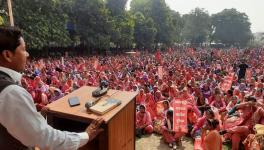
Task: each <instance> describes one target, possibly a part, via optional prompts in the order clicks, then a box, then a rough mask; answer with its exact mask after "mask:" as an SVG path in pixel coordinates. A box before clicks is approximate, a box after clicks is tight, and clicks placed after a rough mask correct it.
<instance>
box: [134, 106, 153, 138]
mask: <svg viewBox="0 0 264 150" xmlns="http://www.w3.org/2000/svg"><path fill="white" fill-rule="evenodd" d="M151 120H152V119H151V116H150V113H149V112H148V111H146V107H145V106H144V105H140V106H139V111H138V112H137V114H136V136H137V137H141V136H142V135H144V134H151V133H152V132H153V126H152V121H151Z"/></svg>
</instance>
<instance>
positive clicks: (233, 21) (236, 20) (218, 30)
mask: <svg viewBox="0 0 264 150" xmlns="http://www.w3.org/2000/svg"><path fill="white" fill-rule="evenodd" d="M212 20H213V21H212V22H213V23H212V24H213V27H214V33H213V38H214V39H215V40H216V41H219V42H222V43H224V44H227V45H235V46H239V45H240V46H245V45H246V44H247V43H248V42H249V40H250V39H251V38H252V33H251V30H250V25H251V24H250V22H249V19H248V16H247V15H246V14H245V13H240V12H238V11H237V10H236V9H225V10H223V11H222V12H220V13H217V14H215V15H213V16H212Z"/></svg>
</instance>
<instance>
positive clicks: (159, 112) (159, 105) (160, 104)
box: [156, 101, 164, 116]
mask: <svg viewBox="0 0 264 150" xmlns="http://www.w3.org/2000/svg"><path fill="white" fill-rule="evenodd" d="M156 108H157V115H158V116H162V115H163V111H164V107H163V101H159V102H157V107H156Z"/></svg>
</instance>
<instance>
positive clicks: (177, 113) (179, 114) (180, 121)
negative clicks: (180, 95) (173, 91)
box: [172, 99, 188, 133]
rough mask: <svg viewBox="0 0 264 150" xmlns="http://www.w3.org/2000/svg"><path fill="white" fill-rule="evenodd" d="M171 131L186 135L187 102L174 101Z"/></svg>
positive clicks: (181, 100)
mask: <svg viewBox="0 0 264 150" xmlns="http://www.w3.org/2000/svg"><path fill="white" fill-rule="evenodd" d="M172 105H173V112H174V113H173V131H175V132H183V133H187V132H188V129H187V100H183V99H174V101H173V103H172Z"/></svg>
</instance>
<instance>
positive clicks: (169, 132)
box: [162, 110, 184, 150]
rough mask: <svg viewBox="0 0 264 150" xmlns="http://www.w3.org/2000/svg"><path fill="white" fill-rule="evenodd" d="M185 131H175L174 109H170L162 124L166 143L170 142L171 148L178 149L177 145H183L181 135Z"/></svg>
mask: <svg viewBox="0 0 264 150" xmlns="http://www.w3.org/2000/svg"><path fill="white" fill-rule="evenodd" d="M183 135H184V133H181V132H175V131H173V110H168V111H167V113H166V118H165V119H164V121H163V124H162V136H163V139H164V141H165V142H166V143H168V144H169V147H170V148H173V149H174V150H175V149H177V145H176V143H177V144H178V146H181V137H182V136H183Z"/></svg>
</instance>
